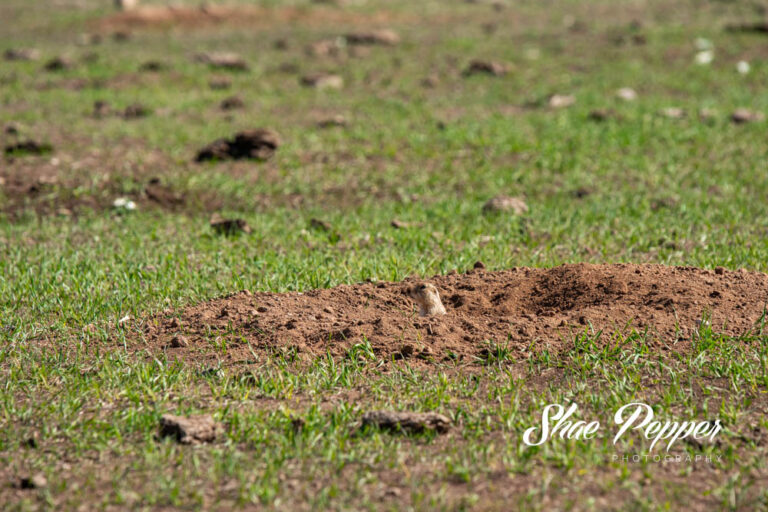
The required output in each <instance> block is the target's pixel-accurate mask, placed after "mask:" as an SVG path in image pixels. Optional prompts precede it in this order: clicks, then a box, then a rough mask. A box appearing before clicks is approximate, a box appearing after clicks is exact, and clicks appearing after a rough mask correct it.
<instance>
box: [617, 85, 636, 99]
mask: <svg viewBox="0 0 768 512" xmlns="http://www.w3.org/2000/svg"><path fill="white" fill-rule="evenodd" d="M616 97H617V98H619V99H620V100H624V101H635V100H636V99H637V93H636V92H635V90H634V89H632V88H630V87H622V88H621V89H619V90H618V91H616Z"/></svg>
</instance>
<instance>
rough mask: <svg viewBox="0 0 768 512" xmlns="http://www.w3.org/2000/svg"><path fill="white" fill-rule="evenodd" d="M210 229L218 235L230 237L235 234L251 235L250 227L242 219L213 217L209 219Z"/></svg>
mask: <svg viewBox="0 0 768 512" xmlns="http://www.w3.org/2000/svg"><path fill="white" fill-rule="evenodd" d="M211 228H212V229H213V231H214V232H215V233H216V234H218V235H226V236H232V235H235V234H237V233H245V234H250V233H251V227H250V226H249V225H248V223H247V222H246V221H245V220H244V219H222V218H220V217H217V216H214V217H213V218H212V219H211Z"/></svg>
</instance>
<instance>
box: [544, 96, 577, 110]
mask: <svg viewBox="0 0 768 512" xmlns="http://www.w3.org/2000/svg"><path fill="white" fill-rule="evenodd" d="M575 103H576V97H575V96H572V95H570V94H553V95H552V96H550V97H549V100H547V104H548V105H549V107H550V108H566V107H570V106H571V105H573V104H575Z"/></svg>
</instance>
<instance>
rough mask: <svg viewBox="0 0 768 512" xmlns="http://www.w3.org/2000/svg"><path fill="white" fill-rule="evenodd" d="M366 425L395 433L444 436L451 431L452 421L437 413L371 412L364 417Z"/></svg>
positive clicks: (364, 424)
mask: <svg viewBox="0 0 768 512" xmlns="http://www.w3.org/2000/svg"><path fill="white" fill-rule="evenodd" d="M366 425H367V426H371V427H377V428H380V429H382V430H391V431H394V432H405V433H412V434H417V433H421V432H426V431H435V432H438V433H440V434H444V433H446V432H448V430H450V428H451V420H450V419H448V418H447V417H446V416H443V415H442V414H438V413H435V412H426V413H420V412H394V411H370V412H367V413H365V414H364V415H363V426H366Z"/></svg>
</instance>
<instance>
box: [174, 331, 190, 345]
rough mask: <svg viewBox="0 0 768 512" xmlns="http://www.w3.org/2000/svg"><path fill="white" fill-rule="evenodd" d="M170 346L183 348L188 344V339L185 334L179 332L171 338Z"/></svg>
mask: <svg viewBox="0 0 768 512" xmlns="http://www.w3.org/2000/svg"><path fill="white" fill-rule="evenodd" d="M171 346H172V347H173V348H184V347H188V346H189V340H188V339H187V337H186V336H182V335H181V334H179V335H178V336H174V337H173V339H172V340H171Z"/></svg>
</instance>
